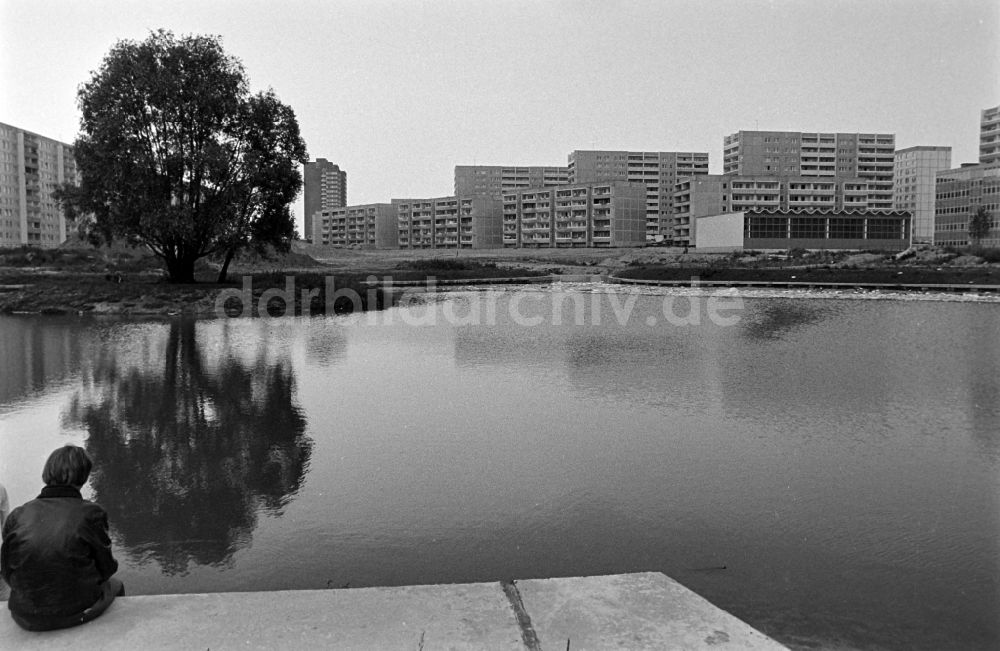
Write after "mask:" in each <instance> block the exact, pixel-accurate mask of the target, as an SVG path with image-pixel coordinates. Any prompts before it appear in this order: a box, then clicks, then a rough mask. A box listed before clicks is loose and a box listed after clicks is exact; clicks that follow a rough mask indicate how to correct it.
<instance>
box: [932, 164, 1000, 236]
mask: <svg viewBox="0 0 1000 651" xmlns="http://www.w3.org/2000/svg"><path fill="white" fill-rule="evenodd" d="M980 206H984V207H985V208H986V209H987V210H988V211H989V212H990V217H991V225H990V232H989V234H988V235H987V236H986V237H985V238H983V239H982V241H980V244H981V245H982V246H988V247H995V246H1000V161H997V162H993V163H987V164H981V165H976V164H971V163H970V164H967V165H963V166H962V167H959V168H957V169H951V170H943V171H941V172H938V173H937V190H936V198H935V204H934V243H935V244H940V245H944V246H966V245H968V244H971V242H970V241H969V220H970V219H972V215H974V214H975V212H976V210H977V209H978V208H979V207H980Z"/></svg>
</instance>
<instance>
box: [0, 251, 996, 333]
mask: <svg viewBox="0 0 1000 651" xmlns="http://www.w3.org/2000/svg"><path fill="white" fill-rule="evenodd" d="M322 253H324V254H325V257H324V258H322V259H321V261H318V260H317V259H315V258H314V257H311V256H310V255H308V254H306V253H303V252H293V253H291V254H288V255H286V256H283V257H278V258H276V259H268V260H262V259H254V258H249V259H242V260H238V261H237V263H236V264H234V266H233V269H232V270H231V273H230V279H229V282H227V283H223V284H219V283H217V282H215V279H216V273H217V271H216V269H215V268H213V267H212V266H211V265H209V264H203V265H202V266H200V267H199V269H198V270H197V273H196V277H197V278H198V280H199V281H200V282H198V283H196V284H193V285H175V284H171V283H169V282H167V281H166V280H165V278H164V276H163V272H162V271H161V268H160V265H159V261H158V260H156V259H155V258H153V257H152V256H151V255H149V254H148V253H143V252H141V251H136V250H135V249H118V250H94V249H81V248H71V247H66V248H63V249H50V250H28V249H20V250H16V249H15V250H7V251H0V314H4V313H6V314H10V313H21V312H27V313H40V314H77V315H82V314H105V315H121V316H164V317H165V316H174V315H190V316H220V315H222V314H223V313H229V314H233V313H235V312H236V310H237V308H238V307H239V306H238V305H237V303H239V302H242V299H243V298H245V297H246V294H245V293H244V292H245V290H244V287H245V283H246V284H247V285H248V287H249V295H250V301H251V313H252V314H257V313H258V311H259V309H258V308H259V305H260V303H259V299H260V297H261V295H262V293H263V292H265V291H267V290H273V291H272V292H271V294H269V295H273V294H275V293H278V294H279V295H281V293H285V294H286V298H287V291H288V289H289V288H291V290H292V292H293V297H292V298H291V300H290V302H291V303H294V312H291V311H287V312H286V313H294V314H306V313H308V314H317V315H319V314H326V313H329V312H331V311H332V312H335V313H340V312H348V311H352V310H358V309H360V310H367V309H373V308H374V309H381V308H383V307H385V306H386V305H389V304H391V303H392V300H393V298H392V295H391V294H387V293H383V292H381V291H379V290H375V289H373V288H372V286H371V283H369V282H368V281H369V280H372V279H373V278H372V277H374V280H376V281H378V282H380V283H381V282H383V281H385V279H387V278H391V279H392V281H394V282H403V281H408V282H413V281H423V280H426V279H429V278H435V279H436V280H437V281H449V280H451V281H454V280H466V279H467V280H470V281H472V280H477V281H483V280H489V279H492V278H495V279H501V278H511V277H538V276H548V275H550V274H556V277H558V275H559V274H572V273H581V272H583V273H588V274H609V275H612V276H615V277H620V278H626V279H636V280H665V281H685V280H691V279H692V278H698V279H701V280H704V281H713V282H726V281H734V282H735V281H756V282H815V283H879V284H885V285H892V286H894V287H895V288H898V287H899V286H900V285H912V286H913V287H914V288H915V289H919V288H920V287H922V286H927V285H937V284H940V285H1000V263H996V262H985V261H984V260H983V259H982V258H977V257H975V256H972V255H969V254H968V252H962V251H949V250H944V249H934V248H932V247H928V248H926V249H923V250H921V251H919V252H918V253H917V254H916V255H914V256H911V258H909V259H907V260H902V261H899V260H896V259H895V257H894V256H892V255H890V254H874V253H864V254H858V253H846V252H845V253H839V254H838V253H829V252H823V253H812V254H810V253H798V254H796V255H791V256H788V255H782V256H775V255H774V254H770V255H768V254H763V253H757V254H754V253H752V252H748V253H744V254H740V255H711V254H697V253H692V254H685V253H682V252H680V251H669V250H663V249H654V248H647V249H617V250H614V249H605V250H600V251H595V250H580V251H579V252H573V251H566V250H553V251H545V250H538V249H535V250H525V251H511V250H498V251H475V252H468V253H469V255H466V252H465V251H463V252H461V254H459V253H456V252H451V253H446V252H440V251H437V252H436V251H414V252H405V251H404V252H401V251H384V252H383V251H344V250H336V249H334V250H325V251H322ZM408 253H409V255H407V254H408ZM317 257H319V256H318V255H317ZM331 289H332V290H334V291H337V290H339V294H337V295H336V296H337V297H331V300H327V293H328V292H329V291H330V290H331ZM223 291H226V292H227V295H233V293H235V294H238V295H240V297H241V301H233V302H231V303H230V305H229V308H230V309H229V310H228V312H226V311H222V310H220V309H219V305H220V304H219V301H218V299H219V296H220V292H223ZM303 301H305V304H303ZM373 302H374V304H372V303H373ZM283 305H284V301H283V300H276V299H272V300H271V301H270V304H269V306H268V311H269V312H270V313H272V314H274V313H275V312H278V313H280V312H282V311H283V310H282V308H283Z"/></svg>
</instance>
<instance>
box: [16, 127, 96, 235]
mask: <svg viewBox="0 0 1000 651" xmlns="http://www.w3.org/2000/svg"><path fill="white" fill-rule="evenodd" d="M65 182H70V183H79V182H80V178H79V172H78V170H77V167H76V160H75V159H74V158H73V148H72V147H71V146H70V145H68V144H65V143H62V142H59V141H57V140H53V139H51V138H46V137H44V136H40V135H38V134H36V133H31V132H30V131H25V130H24V129H19V128H17V127H13V126H10V125H8V124H2V123H0V246H8V247H9V246H24V245H34V246H40V247H56V246H59V245H60V244H62V243H63V242H65V241H66V217H65V214H64V213H63V210H62V208H61V206H60V205H59V204H58V203H57V202H56V200H55V198H54V197H53V196H52V193H53V191H54V190H55V189H56V188H57V187H58V186H59V185H61V184H63V183H65Z"/></svg>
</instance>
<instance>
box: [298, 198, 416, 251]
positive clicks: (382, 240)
mask: <svg viewBox="0 0 1000 651" xmlns="http://www.w3.org/2000/svg"><path fill="white" fill-rule="evenodd" d="M314 218H315V220H316V222H317V223H316V224H315V225H314V232H315V235H314V240H313V242H314V243H315V244H325V245H328V246H353V247H361V248H368V249H394V248H396V247H397V242H396V237H397V230H396V207H395V206H393V205H392V204H389V203H371V204H365V205H360V206H347V207H346V208H333V209H331V210H321V211H319V212H317V213H315V214H314Z"/></svg>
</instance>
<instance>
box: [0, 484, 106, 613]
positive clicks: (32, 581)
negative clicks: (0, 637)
mask: <svg viewBox="0 0 1000 651" xmlns="http://www.w3.org/2000/svg"><path fill="white" fill-rule="evenodd" d="M117 569H118V561H116V560H115V559H114V557H113V556H112V555H111V539H110V538H109V536H108V515H107V513H105V511H104V509H102V508H101V507H100V506H98V505H97V504H94V503H93V502H89V501H87V500H85V499H83V498H82V497H81V496H80V491H78V490H77V489H76V488H74V487H72V486H46V487H45V488H43V489H42V493H41V495H39V496H38V497H37V498H36V499H33V500H31V501H30V502H28V503H27V504H24V505H23V506H19V507H18V508H16V509H14V510H13V511H12V512H11V514H10V516H9V517H8V518H7V521H6V522H5V523H4V527H3V549H2V550H0V571H2V574H3V578H4V580H6V581H7V583H8V584H9V585H10V600H9V602H8V604H7V605H8V607H9V608H10V610H12V611H13V612H15V613H17V614H18V615H21V616H23V617H46V616H62V615H73V614H75V613H80V612H82V611H84V610H86V609H87V608H89V607H90V606H92V605H94V603H96V602H97V600H98V599H100V597H101V590H102V584H103V583H104V582H105V581H107V579H108V578H109V577H110V576H111V575H112V574H114V573H115V571H116V570H117Z"/></svg>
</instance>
